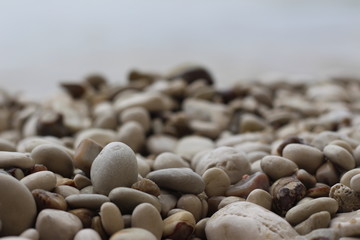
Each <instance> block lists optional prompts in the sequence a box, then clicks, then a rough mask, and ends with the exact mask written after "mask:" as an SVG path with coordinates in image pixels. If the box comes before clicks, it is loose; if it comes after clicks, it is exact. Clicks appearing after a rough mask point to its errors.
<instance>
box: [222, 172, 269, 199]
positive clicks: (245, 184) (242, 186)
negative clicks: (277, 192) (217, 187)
mask: <svg viewBox="0 0 360 240" xmlns="http://www.w3.org/2000/svg"><path fill="white" fill-rule="evenodd" d="M269 185H270V182H269V178H268V177H267V175H266V174H264V173H262V172H256V173H254V174H251V175H244V176H243V178H242V179H241V180H240V181H239V182H237V183H236V184H234V185H231V186H230V187H229V188H228V189H227V190H226V193H225V194H226V196H238V197H242V198H246V197H247V196H248V195H249V193H250V192H251V191H252V190H254V189H257V188H259V189H263V190H265V191H268V190H269Z"/></svg>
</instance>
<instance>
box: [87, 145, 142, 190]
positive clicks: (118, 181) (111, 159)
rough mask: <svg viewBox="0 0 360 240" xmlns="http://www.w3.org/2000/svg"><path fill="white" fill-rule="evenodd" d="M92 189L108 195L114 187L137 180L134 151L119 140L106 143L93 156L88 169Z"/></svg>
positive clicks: (127, 185)
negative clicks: (93, 158) (96, 154)
mask: <svg viewBox="0 0 360 240" xmlns="http://www.w3.org/2000/svg"><path fill="white" fill-rule="evenodd" d="M90 176H91V181H92V183H93V187H94V191H95V192H97V193H100V194H104V195H108V194H109V192H110V191H111V190H112V189H114V188H116V187H130V186H131V185H132V184H133V183H135V182H136V181H137V178H138V166H137V159H136V156H135V153H134V152H133V151H132V150H131V148H130V147H129V146H127V145H126V144H124V143H121V142H112V143H109V144H108V145H106V146H105V147H104V148H103V150H102V151H101V152H100V153H99V155H98V156H97V157H96V158H95V160H94V162H93V164H92V166H91V171H90Z"/></svg>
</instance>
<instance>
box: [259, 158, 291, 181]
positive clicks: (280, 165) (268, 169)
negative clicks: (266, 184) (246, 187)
mask: <svg viewBox="0 0 360 240" xmlns="http://www.w3.org/2000/svg"><path fill="white" fill-rule="evenodd" d="M260 164H261V169H262V170H263V171H264V173H266V174H267V175H268V176H269V177H270V178H272V179H273V180H277V179H279V178H282V177H287V176H290V175H291V174H293V173H294V172H295V171H296V170H297V168H298V167H297V165H296V164H295V163H294V162H293V161H291V160H289V159H287V158H284V157H279V156H266V157H264V158H263V159H261V163H260Z"/></svg>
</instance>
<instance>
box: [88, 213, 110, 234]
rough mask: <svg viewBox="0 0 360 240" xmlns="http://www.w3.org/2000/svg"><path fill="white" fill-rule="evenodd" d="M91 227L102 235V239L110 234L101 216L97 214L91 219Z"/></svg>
mask: <svg viewBox="0 0 360 240" xmlns="http://www.w3.org/2000/svg"><path fill="white" fill-rule="evenodd" d="M91 228H92V229H94V230H95V231H96V232H97V233H98V234H99V235H100V237H101V239H107V238H108V236H107V234H106V232H105V230H104V227H103V225H102V223H101V218H100V216H95V217H93V218H92V219H91Z"/></svg>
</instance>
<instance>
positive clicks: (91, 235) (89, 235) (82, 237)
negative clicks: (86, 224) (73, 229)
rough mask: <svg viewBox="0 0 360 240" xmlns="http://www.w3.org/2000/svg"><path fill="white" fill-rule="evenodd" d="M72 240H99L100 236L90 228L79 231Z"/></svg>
mask: <svg viewBox="0 0 360 240" xmlns="http://www.w3.org/2000/svg"><path fill="white" fill-rule="evenodd" d="M74 240H101V237H100V235H99V234H98V233H97V232H96V231H95V230H93V229H91V228H86V229H82V230H80V231H79V232H78V233H77V234H76V235H75V237H74Z"/></svg>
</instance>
